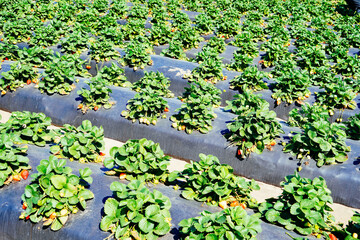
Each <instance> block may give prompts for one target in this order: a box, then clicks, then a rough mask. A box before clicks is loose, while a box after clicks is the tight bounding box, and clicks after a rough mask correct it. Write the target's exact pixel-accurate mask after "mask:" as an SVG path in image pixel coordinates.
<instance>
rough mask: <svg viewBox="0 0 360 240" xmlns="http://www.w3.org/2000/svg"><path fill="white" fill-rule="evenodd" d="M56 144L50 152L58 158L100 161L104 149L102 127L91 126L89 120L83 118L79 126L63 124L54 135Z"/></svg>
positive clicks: (81, 161)
mask: <svg viewBox="0 0 360 240" xmlns="http://www.w3.org/2000/svg"><path fill="white" fill-rule="evenodd" d="M54 142H55V144H56V145H53V146H51V148H50V152H51V153H52V154H54V155H55V156H57V157H58V158H64V157H66V158H68V159H70V161H74V160H75V161H79V162H80V163H85V162H102V161H103V158H102V153H101V151H103V150H104V149H105V142H104V129H103V128H102V127H100V128H98V127H96V126H93V125H92V124H91V122H90V121H89V120H84V121H83V122H82V123H81V125H80V126H79V127H77V128H76V127H75V126H72V125H69V124H64V126H63V127H62V128H60V130H57V134H56V136H54Z"/></svg>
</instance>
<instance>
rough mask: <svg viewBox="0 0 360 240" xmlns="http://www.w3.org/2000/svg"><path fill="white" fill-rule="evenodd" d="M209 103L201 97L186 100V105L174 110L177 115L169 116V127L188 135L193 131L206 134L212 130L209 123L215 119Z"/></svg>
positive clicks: (204, 97)
mask: <svg viewBox="0 0 360 240" xmlns="http://www.w3.org/2000/svg"><path fill="white" fill-rule="evenodd" d="M210 103H211V102H210V101H209V99H208V98H207V96H203V95H201V96H197V97H196V98H191V100H187V103H185V104H183V105H181V107H180V108H178V109H176V110H175V111H176V112H178V113H177V114H175V115H173V116H171V118H170V120H171V121H172V122H173V123H172V125H171V126H172V127H173V128H175V129H177V130H178V131H186V133H188V134H191V133H192V132H193V131H199V132H201V133H208V132H209V131H211V130H212V125H211V121H212V120H213V119H215V118H216V117H217V115H216V114H215V113H214V110H213V107H212V105H211V104H210Z"/></svg>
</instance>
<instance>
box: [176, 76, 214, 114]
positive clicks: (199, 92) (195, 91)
mask: <svg viewBox="0 0 360 240" xmlns="http://www.w3.org/2000/svg"><path fill="white" fill-rule="evenodd" d="M188 84H189V87H185V92H184V93H183V95H182V97H179V99H180V100H181V101H182V102H185V103H191V101H192V100H193V99H196V98H198V97H204V98H206V99H207V100H208V101H209V104H210V105H211V106H213V107H215V108H216V107H219V106H220V104H221V97H220V94H221V90H220V89H218V88H217V87H215V86H214V85H213V84H211V83H208V82H205V81H203V80H199V81H195V82H192V83H188Z"/></svg>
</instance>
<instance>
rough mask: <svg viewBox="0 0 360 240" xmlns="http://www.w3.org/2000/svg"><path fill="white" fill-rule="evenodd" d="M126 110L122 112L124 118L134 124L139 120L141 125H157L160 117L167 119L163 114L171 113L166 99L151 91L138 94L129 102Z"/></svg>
mask: <svg viewBox="0 0 360 240" xmlns="http://www.w3.org/2000/svg"><path fill="white" fill-rule="evenodd" d="M126 109H127V110H124V111H122V112H121V115H122V116H123V117H125V118H127V119H129V120H132V121H133V122H135V121H136V120H139V122H140V123H144V124H147V125H150V123H151V124H153V125H156V123H157V119H158V118H159V117H163V118H166V115H162V114H163V112H164V111H169V106H168V104H167V101H166V100H165V99H163V98H162V97H160V96H159V95H157V94H156V93H154V92H152V91H149V92H141V93H138V94H136V95H135V97H134V98H132V99H130V100H129V101H128V102H127V105H126Z"/></svg>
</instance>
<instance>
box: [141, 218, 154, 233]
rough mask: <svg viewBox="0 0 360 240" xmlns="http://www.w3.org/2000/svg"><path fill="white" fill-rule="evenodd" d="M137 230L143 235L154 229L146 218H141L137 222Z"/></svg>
mask: <svg viewBox="0 0 360 240" xmlns="http://www.w3.org/2000/svg"><path fill="white" fill-rule="evenodd" d="M139 228H140V230H141V231H143V232H144V233H149V232H150V231H152V230H153V229H154V224H153V223H152V222H149V221H148V220H147V219H146V218H143V219H141V220H140V222H139Z"/></svg>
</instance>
